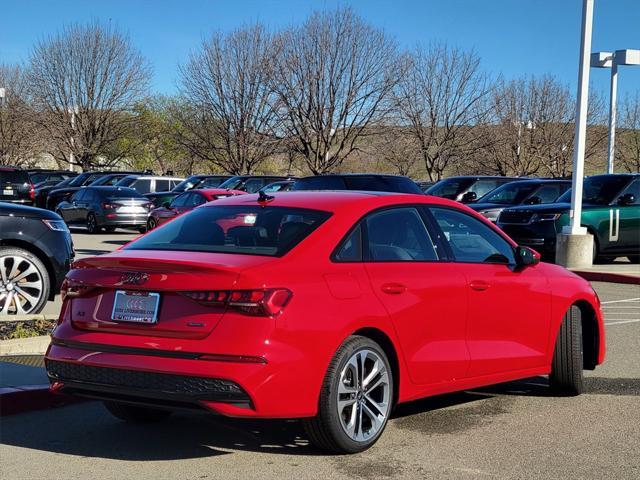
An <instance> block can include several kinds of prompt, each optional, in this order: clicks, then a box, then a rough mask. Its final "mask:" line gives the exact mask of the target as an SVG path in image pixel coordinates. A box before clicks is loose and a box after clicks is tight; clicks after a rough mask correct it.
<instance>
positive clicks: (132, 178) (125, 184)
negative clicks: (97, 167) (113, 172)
mask: <svg viewBox="0 0 640 480" xmlns="http://www.w3.org/2000/svg"><path fill="white" fill-rule="evenodd" d="M135 181H136V177H135V176H129V177H124V178H122V179H120V180H118V182H117V183H116V185H118V186H119V187H120V186H122V187H128V186H130V185H131V184H132V183H133V182H135Z"/></svg>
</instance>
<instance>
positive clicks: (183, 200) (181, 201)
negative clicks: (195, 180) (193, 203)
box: [171, 193, 191, 207]
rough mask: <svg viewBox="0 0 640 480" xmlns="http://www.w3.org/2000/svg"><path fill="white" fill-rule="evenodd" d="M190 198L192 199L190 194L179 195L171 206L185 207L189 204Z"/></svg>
mask: <svg viewBox="0 0 640 480" xmlns="http://www.w3.org/2000/svg"><path fill="white" fill-rule="evenodd" d="M189 197H191V194H190V193H183V194H182V195H178V196H177V197H176V198H174V199H173V201H172V202H171V206H172V207H184V206H185V205H186V204H187V201H188V200H189Z"/></svg>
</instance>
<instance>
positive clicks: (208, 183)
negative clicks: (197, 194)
mask: <svg viewBox="0 0 640 480" xmlns="http://www.w3.org/2000/svg"><path fill="white" fill-rule="evenodd" d="M223 180H224V178H223V177H209V178H205V179H203V180H202V181H201V182H200V183H198V188H215V187H217V186H218V185H220V183H221V182H222V181H223Z"/></svg>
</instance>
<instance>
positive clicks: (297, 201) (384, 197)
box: [211, 190, 466, 212]
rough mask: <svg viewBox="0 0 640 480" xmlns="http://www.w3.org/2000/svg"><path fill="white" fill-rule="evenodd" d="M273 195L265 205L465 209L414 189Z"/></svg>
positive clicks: (250, 201) (238, 199)
mask: <svg viewBox="0 0 640 480" xmlns="http://www.w3.org/2000/svg"><path fill="white" fill-rule="evenodd" d="M269 196H270V197H273V198H272V200H270V201H269V202H268V203H267V205H269V206H277V207H292V208H308V209H313V210H324V211H333V212H335V211H337V210H339V209H342V208H345V207H349V206H356V205H358V204H368V203H369V202H372V203H373V204H375V205H371V206H380V207H382V206H385V205H396V204H433V205H446V206H455V207H457V208H459V209H460V208H461V209H463V210H466V207H464V206H461V205H460V204H459V203H458V202H454V201H453V200H447V199H445V198H440V197H433V196H428V195H423V194H418V193H394V192H369V191H359V190H321V191H316V190H299V191H289V192H273V193H269ZM258 198H259V195H258V194H253V193H252V194H247V195H238V196H233V197H226V198H221V199H219V200H216V202H215V203H214V204H212V205H211V206H216V205H260V203H258Z"/></svg>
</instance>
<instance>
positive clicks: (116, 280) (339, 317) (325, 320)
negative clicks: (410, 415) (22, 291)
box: [46, 192, 605, 418]
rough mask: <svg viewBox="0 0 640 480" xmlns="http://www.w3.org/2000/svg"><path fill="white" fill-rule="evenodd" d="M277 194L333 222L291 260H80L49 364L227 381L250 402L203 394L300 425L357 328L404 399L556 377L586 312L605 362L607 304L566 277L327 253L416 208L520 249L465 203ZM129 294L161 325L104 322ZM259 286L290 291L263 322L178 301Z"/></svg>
mask: <svg viewBox="0 0 640 480" xmlns="http://www.w3.org/2000/svg"><path fill="white" fill-rule="evenodd" d="M273 196H274V197H275V198H273V199H271V200H269V201H268V202H265V203H263V204H260V205H268V206H273V207H297V208H306V209H314V210H321V211H324V212H330V213H331V216H330V218H328V219H327V220H326V221H325V222H324V223H322V224H321V225H320V226H319V227H318V228H317V229H316V230H315V231H313V232H312V233H311V234H310V235H309V236H307V237H306V238H305V239H304V240H302V241H301V242H300V243H299V244H298V245H297V246H295V247H294V248H292V249H291V250H290V251H288V252H287V253H286V254H284V255H283V256H281V257H276V256H265V255H246V254H227V253H204V252H193V251H156V250H126V249H125V250H119V251H116V252H113V253H110V254H106V255H102V256H98V257H89V258H85V259H82V260H80V261H78V262H76V263H75V264H74V267H73V269H72V270H71V271H70V273H69V274H68V276H67V281H68V284H67V286H66V289H67V296H66V298H64V302H63V307H62V311H61V315H60V320H59V325H58V326H57V328H56V329H55V331H54V333H53V340H52V345H51V346H50V347H49V349H48V351H47V353H46V361H47V362H50V361H59V362H64V363H67V364H75V365H87V366H95V367H108V368H112V369H122V370H127V371H137V372H146V373H149V374H152V373H157V372H161V373H168V374H174V375H185V376H196V377H208V378H216V379H225V380H230V381H233V382H235V383H236V384H237V385H239V386H240V387H241V388H242V389H243V390H244V391H245V392H246V394H247V395H248V397H249V398H250V403H249V404H248V405H239V404H237V403H231V402H224V401H198V400H197V399H194V401H196V402H199V403H200V405H201V406H203V407H205V408H207V409H210V410H212V411H215V412H217V413H220V414H223V415H228V416H238V417H263V418H267V417H269V418H275V417H284V418H295V417H310V416H313V415H315V414H316V412H317V408H318V398H319V392H320V387H321V384H322V381H323V378H324V376H325V373H326V370H327V366H328V365H329V362H330V360H331V358H332V356H333V355H334V352H335V351H336V350H337V349H338V347H339V346H340V344H341V343H342V342H343V341H344V340H345V339H346V338H347V337H349V336H350V335H352V334H354V333H355V332H358V333H359V334H364V335H370V336H372V337H374V338H376V339H378V340H379V339H380V338H385V339H386V340H387V342H388V345H389V347H390V349H391V350H390V352H389V353H390V355H389V356H390V357H391V359H392V363H394V365H395V370H396V371H397V374H396V375H394V376H395V377H396V381H397V390H396V391H397V401H398V402H406V401H409V400H413V399H417V398H421V397H425V396H429V395H434V394H441V393H446V392H452V391H457V390H463V389H469V388H475V387H479V386H483V385H489V384H494V383H500V382H505V381H510V380H515V379H519V378H526V377H530V376H535V375H545V374H548V373H549V372H550V369H551V361H552V356H553V350H554V344H555V338H556V335H557V333H558V329H559V326H560V324H561V322H562V319H563V316H564V315H565V313H566V312H567V310H568V309H569V308H570V306H571V305H573V304H576V303H578V304H582V305H585V306H586V307H587V308H589V309H591V310H592V311H593V331H592V335H594V339H593V341H594V345H595V347H594V348H595V352H594V358H593V362H592V363H593V364H592V366H593V367H595V365H596V364H600V363H602V362H603V360H604V356H605V339H604V327H603V321H602V314H601V312H600V304H599V301H598V299H597V296H596V295H595V293H594V291H593V290H592V288H591V287H590V285H589V284H588V283H587V282H586V281H584V280H583V279H581V278H579V277H578V276H576V275H574V274H572V273H571V272H569V271H567V270H565V269H564V268H561V267H558V266H555V265H550V264H546V263H538V264H535V265H531V266H527V267H523V268H513V267H510V266H507V265H503V264H484V263H464V262H453V261H433V262H429V261H424V262H418V261H414V262H393V261H378V262H366V261H365V262H339V261H334V260H333V259H332V258H333V256H332V255H333V253H334V251H335V250H336V247H337V246H338V245H339V244H341V241H342V240H343V238H345V236H346V235H347V233H348V232H349V231H350V229H351V228H352V227H353V226H354V225H355V224H356V223H357V222H359V221H360V220H361V219H363V218H364V217H366V215H367V214H369V213H370V212H372V211H378V210H380V209H386V208H394V207H401V206H407V205H409V206H425V207H434V206H441V207H446V208H448V209H453V210H456V211H459V212H464V213H467V214H468V215H470V216H473V217H474V218H477V219H479V220H480V221H481V222H483V223H484V224H486V225H487V227H488V228H490V229H492V230H493V231H494V232H496V233H497V234H498V235H500V236H501V237H502V238H503V239H505V240H506V241H507V242H509V244H511V245H512V246H513V247H515V246H516V245H515V243H514V242H513V241H512V240H511V239H509V238H508V237H506V236H505V234H504V233H502V232H501V231H500V230H499V229H497V227H495V226H494V225H493V224H491V223H490V222H489V221H487V220H486V219H485V218H484V217H482V216H480V215H478V214H477V213H475V212H473V211H472V210H471V209H469V208H467V207H466V206H463V205H460V204H458V203H456V202H453V201H449V200H446V199H442V198H437V197H430V196H421V195H409V194H367V193H361V192H285V193H276V194H274V195H273ZM257 204H258V196H257V195H245V196H242V197H231V198H225V199H220V200H217V201H216V202H215V203H213V204H210V205H205V206H203V207H201V208H203V209H207V208H217V207H218V206H246V205H252V206H253V205H257ZM194 213H195V212H194ZM192 214H193V213H189V215H192ZM168 226H169V225H167V227H168ZM167 227H163V228H167ZM141 238H144V237H141ZM133 245H135V242H133ZM126 272H142V273H145V274H147V276H146V277H145V278H146V281H145V283H143V284H141V285H126V286H125V285H123V284H122V281H123V280H122V279H123V278H126V277H123V274H124V273H126ZM123 288H126V289H127V290H131V291H140V292H147V291H152V292H159V293H160V295H161V297H162V298H161V303H160V310H159V318H158V323H157V324H155V325H136V324H125V323H120V322H115V321H111V320H110V317H109V315H110V312H111V307H112V302H113V297H114V291H115V290H116V289H123ZM255 289H287V290H288V291H290V293H291V297H290V298H289V299H288V301H287V303H286V304H285V305H284V306H283V307H282V309H281V313H280V314H278V315H274V316H268V315H263V316H255V315H248V314H246V313H244V312H243V311H241V310H237V309H232V308H226V307H220V306H209V305H203V304H201V303H198V302H196V301H194V300H193V299H191V298H189V297H188V296H186V295H183V294H181V293H180V292H186V291H189V292H193V291H210V290H228V291H248V290H255ZM190 354H197V355H193V357H194V358H190V357H189V355H190ZM195 357H197V358H195ZM62 390H63V391H64V388H62Z"/></svg>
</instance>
